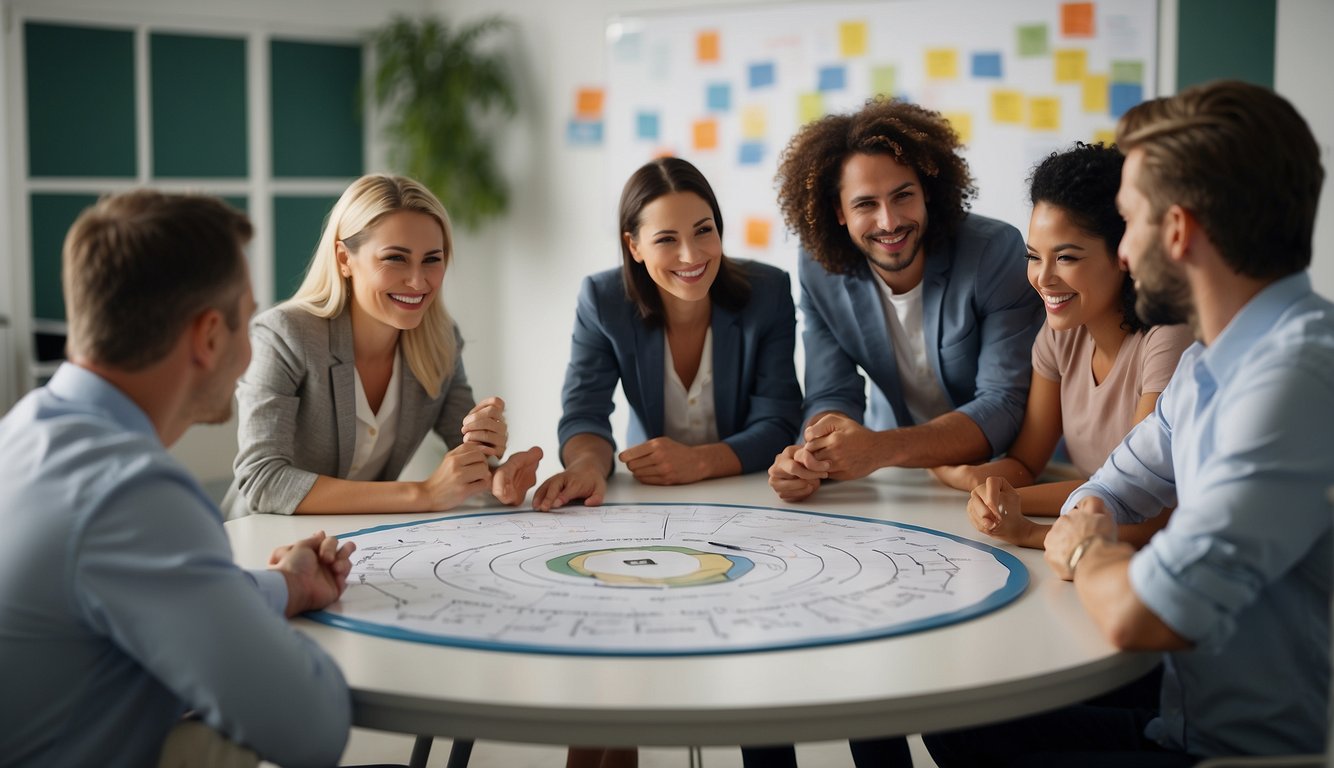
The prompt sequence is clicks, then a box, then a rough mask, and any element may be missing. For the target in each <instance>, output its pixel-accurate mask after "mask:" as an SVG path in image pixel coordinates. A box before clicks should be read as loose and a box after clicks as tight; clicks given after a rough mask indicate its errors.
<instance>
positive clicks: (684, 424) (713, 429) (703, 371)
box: [662, 328, 718, 445]
mask: <svg viewBox="0 0 1334 768" xmlns="http://www.w3.org/2000/svg"><path fill="white" fill-rule="evenodd" d="M662 347H663V350H664V353H663V357H664V364H665V366H666V371H667V375H666V377H665V380H664V381H663V386H662V434H663V435H664V436H665V437H670V438H671V439H673V440H675V441H676V442H678V443H681V444H683V445H707V444H708V443H716V442H718V419H717V417H716V416H715V415H714V410H713V329H712V328H710V329H709V330H708V331H706V332H705V333H704V351H703V353H701V354H700V358H699V371H697V372H696V373H695V380H694V381H692V382H690V389H689V390H688V391H687V390H686V387H685V385H684V384H682V383H681V377H680V376H677V375H676V366H675V365H674V364H673V360H672V345H671V344H670V343H668V342H667V340H666V339H664V340H663V345H662Z"/></svg>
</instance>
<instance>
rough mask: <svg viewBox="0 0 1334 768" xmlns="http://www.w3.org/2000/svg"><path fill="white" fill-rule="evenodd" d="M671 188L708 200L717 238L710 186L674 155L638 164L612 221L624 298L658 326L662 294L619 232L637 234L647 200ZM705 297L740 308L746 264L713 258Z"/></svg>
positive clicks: (719, 220) (745, 298)
mask: <svg viewBox="0 0 1334 768" xmlns="http://www.w3.org/2000/svg"><path fill="white" fill-rule="evenodd" d="M673 192H692V193H694V194H696V195H699V197H700V198H701V199H702V200H704V202H706V203H708V205H709V209H710V210H711V211H712V212H713V223H714V226H716V227H717V228H718V239H719V240H722V237H723V212H722V209H720V208H719V207H718V198H717V197H715V196H714V194H713V187H711V186H709V180H708V179H706V178H704V174H702V173H700V171H699V169H698V168H696V167H695V166H693V165H691V164H690V162H688V161H686V160H682V159H681V158H679V157H660V158H658V159H656V160H652V161H649V162H648V163H645V164H644V165H642V166H640V168H639V170H637V171H635V172H634V173H633V174H631V176H630V178H629V179H628V180H627V181H626V182H625V187H624V189H622V190H621V204H620V209H619V214H618V216H617V219H618V220H619V221H620V225H621V233H622V237H621V238H620V240H621V280H622V282H623V283H624V285H625V296H626V298H628V299H629V300H630V301H632V302H634V305H635V308H636V309H637V310H638V312H639V317H640V319H642V320H643V321H644V323H645V324H646V325H648V326H649V327H651V328H652V327H657V326H661V325H662V324H663V322H664V320H665V319H666V318H665V317H664V316H663V312H664V310H663V305H662V295H661V294H659V293H658V286H657V284H655V283H654V282H653V278H652V277H651V276H650V275H649V273H648V267H646V266H644V265H643V264H640V263H639V262H637V261H635V257H634V255H633V254H632V253H631V252H630V245H629V244H628V243H626V242H625V237H624V235H627V234H628V235H631V236H634V235H635V234H636V233H638V232H639V219H640V216H641V215H642V214H643V213H644V209H645V208H646V207H648V204H649V203H651V202H653V201H654V200H657V199H658V198H660V197H662V196H664V195H669V194H671V193H673ZM709 299H710V300H712V301H713V302H714V303H715V304H717V305H718V306H721V307H726V308H727V309H731V310H737V309H741V308H742V307H744V306H745V305H746V303H747V302H749V301H750V281H749V279H747V275H746V270H745V268H744V267H743V266H742V265H741V264H739V263H737V262H735V261H732V260H731V259H729V258H728V257H727V254H723V256H722V258H720V259H719V260H718V274H717V275H715V276H714V278H713V285H711V286H710V287H709Z"/></svg>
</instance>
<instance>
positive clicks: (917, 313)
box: [875, 277, 954, 424]
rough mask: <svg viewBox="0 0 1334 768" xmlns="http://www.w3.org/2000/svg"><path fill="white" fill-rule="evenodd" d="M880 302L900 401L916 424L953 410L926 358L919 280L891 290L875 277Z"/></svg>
mask: <svg viewBox="0 0 1334 768" xmlns="http://www.w3.org/2000/svg"><path fill="white" fill-rule="evenodd" d="M875 284H876V285H877V286H878V287H879V288H880V304H881V306H882V307H883V308H884V312H885V328H886V329H888V330H889V340H890V341H891V342H892V343H893V344H894V360H895V361H896V362H897V363H898V365H899V386H900V387H901V388H902V391H903V402H904V404H905V405H907V406H908V413H910V414H912V417H913V421H914V422H916V423H917V424H925V423H926V422H928V421H930V420H932V419H934V418H936V417H937V416H939V415H941V414H942V413H949V412H950V411H952V410H954V405H953V404H952V403H951V402H950V398H949V395H947V394H945V389H944V388H943V387H941V385H940V379H939V377H937V376H936V372H935V371H934V370H932V369H931V363H930V362H929V361H928V360H927V359H926V333H925V332H924V331H923V330H922V284H921V283H920V282H919V283H918V284H917V285H916V286H914V287H913V288H911V289H910V290H908V291H907V292H905V293H898V294H896V293H894V291H893V289H891V288H890V287H889V286H888V285H885V281H884V280H881V279H879V278H878V277H877V278H876V281H875Z"/></svg>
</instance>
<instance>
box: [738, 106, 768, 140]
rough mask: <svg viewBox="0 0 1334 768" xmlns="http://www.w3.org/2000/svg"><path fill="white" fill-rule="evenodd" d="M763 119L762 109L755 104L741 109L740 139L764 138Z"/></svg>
mask: <svg viewBox="0 0 1334 768" xmlns="http://www.w3.org/2000/svg"><path fill="white" fill-rule="evenodd" d="M764 118H765V114H764V107H761V106H759V105H756V104H751V105H749V106H746V107H743V108H742V110H741V138H743V139H762V138H764V132H765V131H764V124H765V119H764Z"/></svg>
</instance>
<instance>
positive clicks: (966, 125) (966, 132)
mask: <svg viewBox="0 0 1334 768" xmlns="http://www.w3.org/2000/svg"><path fill="white" fill-rule="evenodd" d="M941 117H944V118H945V119H946V120H948V121H949V123H950V127H951V128H953V129H954V132H955V133H957V134H959V142H960V143H961V144H968V143H969V142H971V141H972V140H973V116H972V115H970V114H968V113H967V112H942V113H941Z"/></svg>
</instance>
